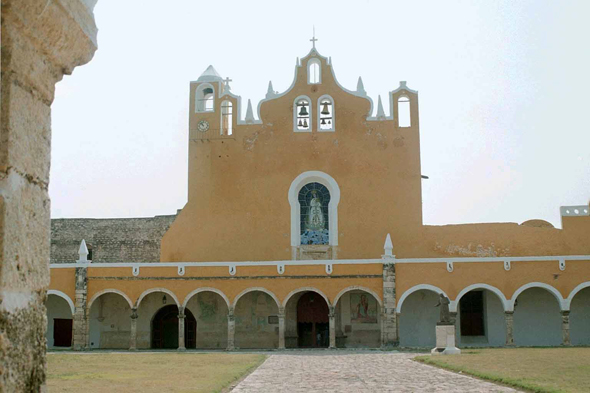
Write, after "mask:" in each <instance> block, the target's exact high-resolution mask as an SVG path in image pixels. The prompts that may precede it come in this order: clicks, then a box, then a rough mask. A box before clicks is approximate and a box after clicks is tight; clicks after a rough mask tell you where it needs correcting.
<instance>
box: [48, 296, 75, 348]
mask: <svg viewBox="0 0 590 393" xmlns="http://www.w3.org/2000/svg"><path fill="white" fill-rule="evenodd" d="M68 300H69V299H68ZM68 300H66V299H65V298H64V297H62V296H60V295H57V294H51V293H49V294H48V295H47V302H46V303H45V306H46V307H47V330H46V339H47V348H54V347H65V348H67V347H71V346H72V322H73V317H72V308H71V306H70V304H68ZM69 301H70V302H71V300H69ZM72 306H73V305H72Z"/></svg>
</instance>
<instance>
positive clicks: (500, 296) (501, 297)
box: [449, 283, 510, 312]
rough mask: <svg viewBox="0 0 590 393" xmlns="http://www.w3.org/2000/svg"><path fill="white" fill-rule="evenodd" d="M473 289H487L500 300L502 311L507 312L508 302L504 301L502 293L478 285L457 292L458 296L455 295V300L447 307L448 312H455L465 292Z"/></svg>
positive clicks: (496, 289)
mask: <svg viewBox="0 0 590 393" xmlns="http://www.w3.org/2000/svg"><path fill="white" fill-rule="evenodd" d="M474 289H487V290H488V291H490V292H493V293H495V294H496V296H498V297H499V298H500V301H501V302H502V306H503V307H504V311H508V310H509V308H510V301H509V300H508V299H506V296H505V295H504V293H502V291H500V290H499V289H498V288H496V287H493V286H491V285H488V284H483V283H479V284H471V285H469V286H467V287H465V288H463V290H461V292H459V294H458V295H457V297H456V298H455V300H453V301H451V304H450V305H449V311H451V312H457V306H458V305H459V301H460V300H461V298H462V297H463V295H465V294H466V293H467V292H469V291H472V290H474Z"/></svg>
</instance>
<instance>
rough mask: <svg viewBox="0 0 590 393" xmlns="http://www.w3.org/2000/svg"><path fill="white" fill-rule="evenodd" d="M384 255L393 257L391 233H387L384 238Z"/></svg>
mask: <svg viewBox="0 0 590 393" xmlns="http://www.w3.org/2000/svg"><path fill="white" fill-rule="evenodd" d="M383 249H384V250H385V255H384V256H386V257H393V243H392V242H391V235H390V234H389V233H388V234H387V237H386V238H385V245H384V246H383Z"/></svg>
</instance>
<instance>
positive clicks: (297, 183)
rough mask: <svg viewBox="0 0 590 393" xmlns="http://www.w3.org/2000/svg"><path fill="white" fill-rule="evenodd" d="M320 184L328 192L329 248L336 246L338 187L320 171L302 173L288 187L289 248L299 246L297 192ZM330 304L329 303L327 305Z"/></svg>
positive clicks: (299, 226) (330, 177)
mask: <svg viewBox="0 0 590 393" xmlns="http://www.w3.org/2000/svg"><path fill="white" fill-rule="evenodd" d="M314 182H315V183H320V184H321V185H323V186H325V187H326V188H327V189H328V191H329V192H330V203H329V204H328V228H330V235H329V236H330V241H329V244H330V245H331V246H337V245H338V204H339V203H340V187H339V186H338V183H336V180H334V178H333V177H332V176H330V175H328V174H327V173H324V172H320V171H308V172H303V173H302V174H300V175H299V176H297V177H296V178H295V180H293V182H292V183H291V186H290V187H289V194H288V197H289V205H290V206H291V246H292V247H299V246H300V245H301V221H300V217H299V214H300V206H299V191H300V190H301V188H302V187H303V186H305V185H306V184H307V183H314ZM328 304H330V303H328Z"/></svg>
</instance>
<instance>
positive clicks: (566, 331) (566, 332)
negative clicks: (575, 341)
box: [561, 310, 572, 346]
mask: <svg viewBox="0 0 590 393" xmlns="http://www.w3.org/2000/svg"><path fill="white" fill-rule="evenodd" d="M561 336H562V343H561V345H565V346H570V345H572V343H571V341H570V312H569V310H568V311H562V312H561Z"/></svg>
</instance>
